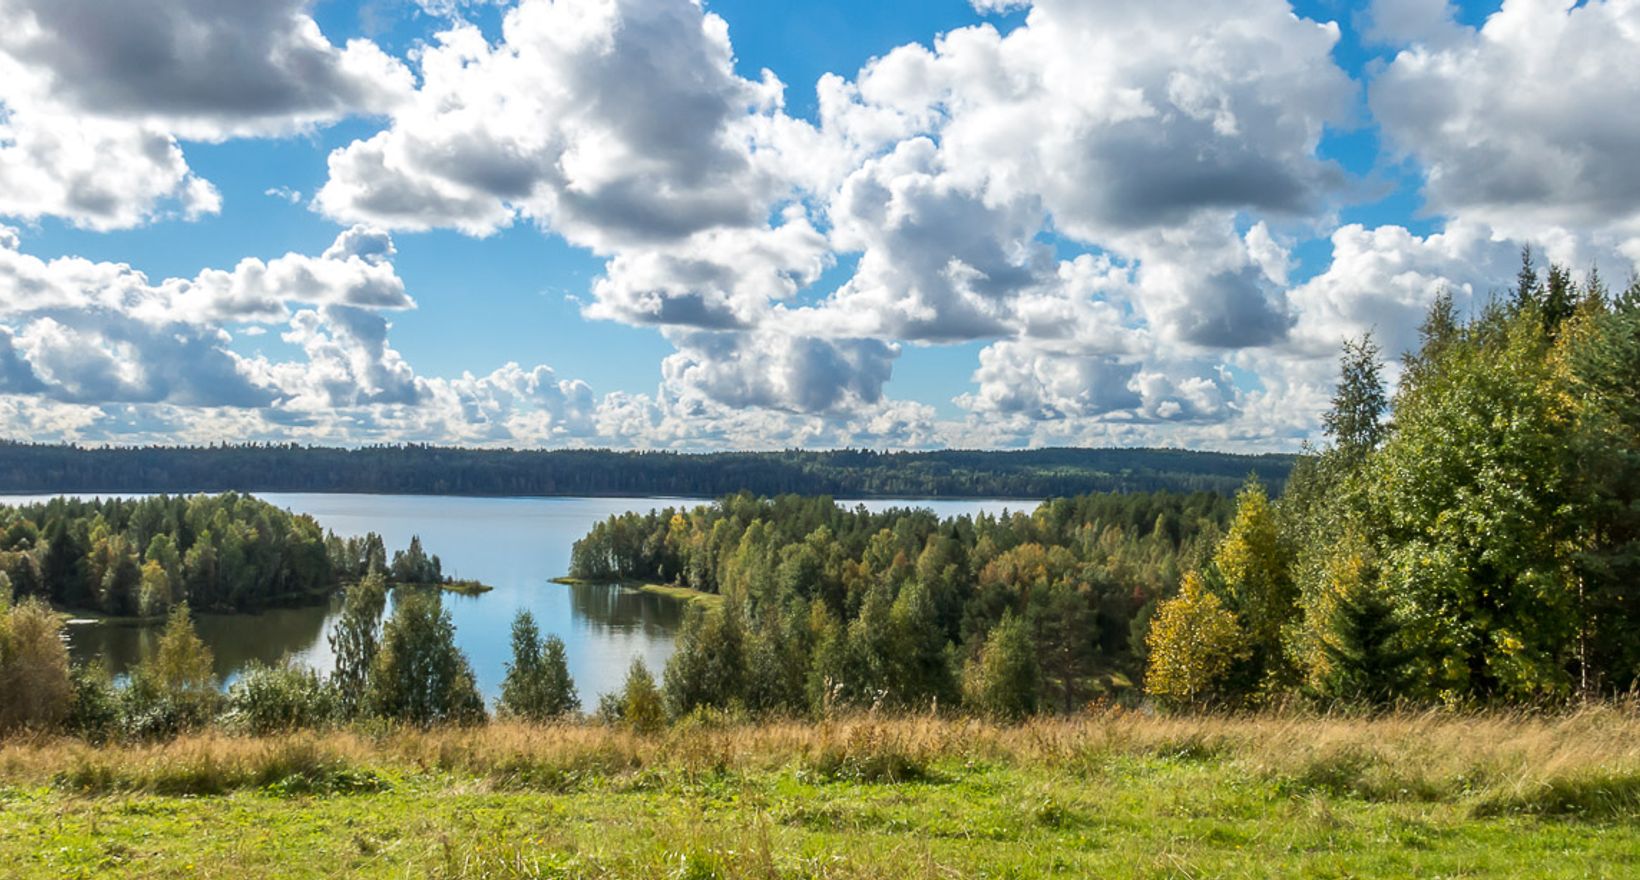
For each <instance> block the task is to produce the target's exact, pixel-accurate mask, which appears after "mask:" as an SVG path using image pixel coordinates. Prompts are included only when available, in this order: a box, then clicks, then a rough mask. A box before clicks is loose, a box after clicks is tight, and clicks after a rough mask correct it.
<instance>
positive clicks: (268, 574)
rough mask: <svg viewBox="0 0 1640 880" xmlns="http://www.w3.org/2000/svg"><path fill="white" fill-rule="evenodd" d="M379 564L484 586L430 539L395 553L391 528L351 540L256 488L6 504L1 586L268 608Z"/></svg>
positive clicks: (397, 574) (162, 604)
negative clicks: (435, 550) (450, 565)
mask: <svg viewBox="0 0 1640 880" xmlns="http://www.w3.org/2000/svg"><path fill="white" fill-rule="evenodd" d="M372 572H378V573H380V574H381V575H382V576H383V577H384V578H385V579H387V580H388V582H390V583H394V584H399V585H406V586H408V585H417V586H438V587H442V588H446V589H452V590H455V591H458V592H473V591H479V590H482V589H485V588H484V587H483V586H482V585H478V584H474V583H471V582H466V581H455V580H453V579H452V578H450V577H449V576H447V575H446V574H445V573H444V570H443V564H442V563H441V562H440V560H439V558H438V556H436V555H428V554H427V553H426V552H425V551H424V550H423V549H422V546H421V540H420V539H419V538H413V539H412V540H411V542H410V546H409V547H408V548H406V549H405V550H401V551H397V552H395V553H394V554H393V556H392V559H391V560H390V559H389V558H388V554H387V547H386V546H385V544H384V543H383V542H382V539H381V536H380V535H377V534H374V533H371V534H368V535H364V536H362V537H350V538H345V539H344V538H341V537H338V536H337V535H335V534H334V533H329V532H326V531H324V530H323V529H322V527H321V526H320V525H319V523H318V522H317V521H315V520H314V519H313V518H312V517H310V516H305V515H299V514H293V513H290V512H289V511H286V510H282V509H280V508H278V507H275V506H274V505H272V504H269V503H267V502H265V501H262V500H259V499H257V498H253V497H251V496H249V495H242V494H237V493H225V494H222V495H215V496H208V495H195V496H189V497H183V496H166V495H158V496H153V497H148V498H136V499H132V498H105V499H96V500H88V499H78V498H55V499H52V500H51V501H48V502H44V503H37V504H27V505H22V506H0V592H3V593H5V595H6V597H7V598H10V597H11V596H12V595H13V594H15V596H16V598H18V599H30V598H35V599H40V600H44V601H47V602H50V603H51V604H52V605H55V606H57V607H59V608H65V609H68V610H72V611H89V612H96V613H100V614H105V615H108V616H112V617H143V618H153V617H159V616H162V615H164V614H166V613H168V612H169V611H170V610H171V609H172V608H173V607H174V606H178V605H182V604H185V603H186V604H187V605H189V606H191V607H192V608H193V609H194V610H196V611H227V612H238V611H257V610H261V609H265V608H269V607H273V606H279V605H298V604H305V603H313V602H321V601H324V600H325V599H327V598H328V597H329V596H330V595H332V594H333V593H335V592H337V591H338V590H340V589H341V588H342V587H343V586H345V585H347V584H350V583H354V582H357V581H359V580H361V579H362V578H364V577H365V576H367V575H368V574H370V573H372Z"/></svg>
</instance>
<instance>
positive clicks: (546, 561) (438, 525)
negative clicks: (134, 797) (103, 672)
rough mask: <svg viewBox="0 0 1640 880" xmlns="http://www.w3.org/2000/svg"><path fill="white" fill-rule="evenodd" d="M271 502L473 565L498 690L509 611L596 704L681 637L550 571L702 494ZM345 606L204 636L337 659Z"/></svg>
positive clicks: (126, 629) (244, 653)
mask: <svg viewBox="0 0 1640 880" xmlns="http://www.w3.org/2000/svg"><path fill="white" fill-rule="evenodd" d="M257 496H258V497H260V498H263V499H265V500H267V501H268V502H270V503H272V504H276V505H278V506H280V507H284V508H288V509H290V510H292V511H295V512H297V513H306V514H310V515H312V516H313V517H314V518H315V519H317V520H318V521H319V524H320V525H321V526H323V527H324V528H327V529H330V530H332V531H334V532H336V534H338V535H342V536H344V537H345V536H349V535H362V534H364V533H366V532H377V533H379V534H380V535H381V536H382V538H383V540H384V541H386V543H387V547H388V550H389V552H390V553H391V551H393V550H399V549H403V548H404V547H405V546H406V545H407V544H409V543H410V537H411V536H412V535H420V536H421V539H422V544H423V546H425V547H426V548H427V551H428V552H429V553H437V554H438V555H439V558H440V559H441V560H442V562H443V563H444V571H445V572H446V573H447V574H451V575H454V576H456V577H459V578H473V579H475V580H479V581H482V582H484V583H485V584H488V585H489V586H492V587H494V588H495V589H494V590H492V591H491V592H489V593H485V594H483V595H481V596H459V595H454V594H445V596H444V604H445V607H446V608H448V609H449V610H450V616H451V618H452V619H453V620H454V622H455V626H456V639H457V642H458V643H459V645H460V646H461V649H462V650H463V651H465V652H466V653H467V656H468V658H470V659H471V660H472V664H473V671H474V673H475V674H476V675H477V677H478V684H479V687H480V688H481V689H482V690H483V691H484V694H485V695H486V696H487V697H489V698H490V699H491V700H492V701H493V700H494V698H495V696H496V694H497V693H498V692H499V691H500V689H501V681H502V679H503V678H504V677H505V675H506V663H507V661H508V660H509V659H510V657H511V650H512V645H511V641H510V639H511V625H512V619H513V615H514V614H515V613H517V612H518V611H519V610H520V609H528V610H529V611H530V612H531V613H532V614H534V615H535V619H536V622H537V623H538V624H539V625H540V627H541V630H542V632H543V633H556V634H557V635H558V636H559V637H560V638H562V639H563V640H564V645H565V648H566V650H567V653H568V655H569V666H570V673H571V674H572V675H573V676H574V677H575V683H576V686H577V687H578V688H579V690H580V694H581V702H582V705H583V706H584V707H586V708H588V709H590V708H592V707H593V706H595V705H596V703H597V698H598V695H599V694H601V693H604V692H607V691H612V690H615V689H616V688H618V687H619V686H620V684H621V681H622V680H623V679H624V678H625V676H626V669H627V667H628V666H629V665H631V662H632V658H633V657H642V658H643V659H644V662H645V663H647V664H649V668H650V670H651V671H653V672H654V673H655V674H656V675H657V676H659V674H660V670H661V669H662V668H663V667H664V666H665V665H666V660H667V658H668V657H670V656H671V654H672V643H673V636H674V634H675V633H676V631H677V628H678V624H679V622H680V621H681V619H682V617H683V603H681V602H679V601H678V600H675V599H670V598H667V597H664V596H658V595H654V594H651V593H643V592H638V591H635V590H626V589H622V588H620V587H609V586H573V587H572V586H564V585H561V584H554V583H552V582H551V579H552V578H555V577H560V576H562V575H564V574H566V573H568V571H569V553H570V546H571V545H572V544H573V543H574V542H575V541H576V539H578V538H580V537H581V536H582V535H584V534H586V532H587V531H588V530H589V529H590V528H591V527H592V525H593V524H594V523H596V522H598V521H600V520H602V519H605V518H606V517H609V516H611V515H614V514H619V513H625V512H627V511H639V512H647V511H649V510H651V509H654V508H658V507H668V506H680V505H690V506H692V505H694V504H698V503H701V502H700V501H698V500H694V499H677V498H456V497H446V496H437V497H429V496H403V495H324V494H279V493H257ZM47 497H49V496H27V497H24V496H10V497H7V496H0V504H26V503H30V502H33V501H40V500H45V498H47ZM839 503H840V504H844V505H846V506H849V507H852V506H854V505H855V504H864V505H865V506H866V507H867V508H870V509H872V510H883V509H886V508H889V507H925V508H929V509H931V510H933V511H934V512H935V513H936V514H938V515H939V516H941V517H947V516H958V515H962V514H976V513H979V512H982V511H984V512H989V513H1000V512H1002V511H1003V510H1004V509H1008V510H1020V509H1025V510H1030V509H1032V508H1033V507H1034V506H1035V504H1034V502H1030V501H995V500H966V499H965V500H937V501H906V500H884V499H874V500H871V501H863V502H857V501H843V502H839ZM338 611H339V609H338V607H336V605H335V604H334V603H333V604H332V606H330V607H322V606H321V607H311V608H283V609H276V610H273V611H268V612H264V613H261V614H254V615H249V614H240V615H221V614H202V615H199V616H198V618H197V620H196V625H197V626H198V628H199V633H200V636H201V638H203V639H204V640H205V642H206V644H208V645H210V647H211V649H212V651H214V652H215V654H216V664H217V674H218V675H220V676H222V677H223V678H224V680H231V679H232V678H233V677H234V676H236V675H237V674H238V672H239V670H241V669H243V668H244V667H245V665H246V664H247V663H249V662H251V661H253V660H259V661H262V662H265V663H273V662H277V661H278V660H279V659H280V658H281V657H284V656H287V655H288V656H290V657H293V658H295V659H296V660H297V661H298V662H301V663H305V664H307V665H310V666H312V667H314V668H316V669H319V670H323V671H328V670H329V669H330V666H331V654H330V646H329V642H328V640H327V638H326V636H327V635H328V634H329V632H330V629H331V627H332V626H333V625H334V624H335V621H336V617H337V615H338ZM157 638H158V630H157V629H156V628H155V627H152V626H133V625H129V624H118V623H95V624H77V625H74V626H71V627H69V650H70V652H71V653H72V655H73V657H74V659H75V660H77V661H85V660H92V659H96V658H102V659H103V660H104V661H105V662H106V663H107V664H108V667H109V669H110V671H112V672H114V673H115V674H120V673H123V672H125V671H126V670H128V669H129V668H130V667H131V666H132V665H134V664H135V663H136V662H137V661H138V660H139V659H141V658H142V657H144V656H146V655H147V654H148V652H151V651H152V650H153V647H154V642H155V640H156V639H157Z"/></svg>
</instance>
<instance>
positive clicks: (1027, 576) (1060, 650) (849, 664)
mask: <svg viewBox="0 0 1640 880" xmlns="http://www.w3.org/2000/svg"><path fill="white" fill-rule="evenodd" d="M1231 512H1232V504H1231V502H1230V501H1229V499H1227V498H1225V497H1224V496H1220V495H1217V494H1213V493H1194V494H1188V495H1185V494H1175V493H1152V494H1130V495H1089V496H1081V497H1077V498H1068V499H1056V500H1053V501H1049V502H1046V503H1043V504H1042V505H1040V506H1039V507H1037V508H1036V509H1035V511H1034V512H1032V513H1024V512H1019V513H1013V514H1009V515H1006V516H990V515H986V514H981V515H980V516H977V517H966V516H964V517H957V518H954V519H947V520H943V521H942V520H940V519H939V518H938V517H936V516H934V514H932V513H931V512H929V511H927V510H922V509H912V510H891V511H886V512H883V513H871V512H869V511H867V510H866V509H865V508H864V507H858V508H855V509H853V510H844V509H842V508H840V507H838V506H837V505H836V504H834V503H833V502H832V500H831V499H830V498H826V497H821V498H804V497H799V496H795V495H786V496H780V497H777V498H773V499H769V500H760V499H756V498H753V497H752V496H750V495H746V494H742V495H736V496H731V497H728V498H725V499H722V500H721V501H718V502H717V503H715V504H712V505H709V506H699V507H695V508H693V509H666V510H660V511H655V512H651V513H649V514H647V515H639V514H624V515H620V516H616V517H612V518H610V519H609V520H607V521H605V522H603V523H599V524H598V525H596V526H595V527H594V528H593V529H592V531H591V532H590V533H589V534H588V535H587V536H586V537H585V538H583V539H582V540H580V541H578V542H576V544H575V547H574V550H573V552H572V555H571V565H572V570H571V575H572V576H574V577H578V578H585V579H589V580H636V581H653V582H658V583H675V584H678V585H681V586H686V587H690V588H693V589H696V590H700V591H703V592H707V593H714V594H719V595H722V596H723V597H725V599H726V600H727V602H726V604H725V605H724V606H723V607H721V608H719V609H716V610H713V611H710V612H704V611H703V609H701V608H697V609H695V613H694V614H692V615H691V616H689V617H687V618H686V621H685V625H684V629H683V631H682V633H681V634H680V636H679V641H678V652H677V655H676V657H675V658H674V660H673V661H672V664H671V665H670V666H669V667H668V669H667V670H666V676H665V677H666V691H667V694H668V698H669V699H670V700H671V701H672V703H673V704H674V705H673V708H674V710H675V711H678V712H687V711H690V710H692V709H694V708H695V707H697V706H703V705H704V706H713V707H718V708H726V707H728V706H730V705H731V704H741V705H744V706H745V707H746V708H748V709H751V710H754V711H770V712H783V713H784V712H806V711H808V710H809V709H811V708H814V709H820V708H822V707H823V706H855V707H861V708H864V707H870V706H874V705H887V706H891V707H894V708H902V709H916V708H924V707H926V706H928V705H931V704H933V703H935V702H938V703H939V704H940V705H945V706H955V705H957V704H958V701H959V695H960V691H961V690H962V688H961V685H962V681H963V678H964V675H965V673H964V670H965V669H966V670H967V672H966V675H967V678H968V679H969V680H970V682H969V683H970V686H971V689H972V688H979V689H980V690H981V691H983V690H985V682H984V681H983V679H984V677H985V675H987V674H988V673H987V672H986V667H985V665H984V664H985V663H986V662H987V658H988V657H992V656H993V655H994V654H996V652H997V651H998V650H1000V649H999V648H998V647H997V644H998V641H999V639H1006V638H1017V639H1023V640H1024V641H1025V642H1027V643H1028V644H1029V645H1031V646H1033V651H1032V654H1033V659H1034V661H1035V663H1036V665H1037V666H1039V667H1040V671H1041V679H1042V685H1043V687H1044V688H1046V691H1043V690H1042V688H1037V687H1034V686H1033V687H1032V688H1031V689H1030V693H1029V694H1026V693H1019V694H1017V695H1016V696H1017V698H1018V699H1019V701H1020V703H1019V705H1018V706H1016V707H1013V708H1014V709H1018V710H1020V711H1023V710H1026V709H1034V708H1035V707H1036V705H1037V702H1038V699H1039V697H1051V700H1052V702H1053V704H1054V705H1056V706H1062V707H1066V708H1069V707H1073V706H1079V705H1081V704H1082V703H1084V702H1086V700H1087V699H1088V698H1089V697H1091V696H1092V695H1094V694H1095V693H1099V692H1103V691H1106V690H1108V689H1109V688H1110V687H1112V686H1116V687H1121V686H1124V685H1125V683H1126V682H1128V681H1130V680H1131V679H1132V678H1134V677H1136V676H1137V673H1138V672H1139V670H1140V667H1141V665H1142V662H1141V661H1142V656H1143V651H1144V632H1145V621H1146V620H1147V619H1148V616H1149V612H1150V611H1151V609H1152V608H1154V606H1155V603H1156V602H1157V601H1158V600H1159V599H1161V598H1162V597H1163V596H1164V595H1166V594H1168V593H1169V592H1171V590H1172V588H1173V586H1174V585H1175V584H1177V583H1178V581H1179V578H1180V574H1181V571H1183V570H1185V569H1188V568H1191V567H1194V566H1196V565H1199V564H1201V563H1202V562H1204V561H1205V560H1206V558H1207V555H1208V553H1210V552H1211V550H1212V548H1213V546H1214V544H1215V543H1216V542H1217V541H1218V539H1219V538H1220V537H1221V536H1222V534H1223V529H1224V527H1225V525H1226V524H1227V523H1228V521H1229V518H1230V514H1231ZM998 687H999V688H1000V686H998ZM1003 689H1005V688H1003ZM990 696H991V697H995V698H996V700H998V701H1003V702H1005V701H1006V699H1007V698H1006V697H1005V696H1004V695H1003V694H1002V693H1001V690H998V692H997V693H995V694H991V695H990ZM974 698H976V699H989V698H990V697H986V696H975V697H974ZM999 704H1000V703H999ZM1010 711H1012V709H1011V710H1010Z"/></svg>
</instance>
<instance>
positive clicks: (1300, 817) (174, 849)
mask: <svg viewBox="0 0 1640 880" xmlns="http://www.w3.org/2000/svg"><path fill="white" fill-rule="evenodd" d="M1637 820H1640V716H1637V715H1636V714H1635V713H1634V712H1632V711H1626V710H1617V709H1599V710H1586V711H1583V712H1580V713H1577V714H1573V715H1568V716H1558V717H1543V718H1535V717H1525V716H1501V715H1500V716H1478V717H1476V716H1471V717H1454V716H1446V715H1433V714H1432V715H1415V716H1397V717H1391V718H1384V719H1378V720H1372V721H1363V720H1349V719H1339V718H1301V717H1294V718H1283V717H1267V718H1246V719H1214V718H1197V719H1169V718H1150V717H1143V716H1138V715H1123V714H1109V715H1101V716H1098V717H1090V718H1086V719H1079V720H1075V721H1040V722H1035V723H1031V724H1027V725H1024V726H1021V727H1011V728H1003V727H994V726H990V725H986V724H980V723H977V722H965V721H941V720H934V719H926V718H914V719H902V720H874V719H869V718H863V719H857V720H852V721H839V722H828V723H823V724H815V725H800V724H774V725H763V726H710V725H698V724H697V725H686V726H683V727H680V728H675V729H673V730H671V731H669V732H667V733H664V734H659V735H656V736H653V737H645V736H638V735H634V734H629V733H625V732H619V731H611V730H607V729H604V728H600V727H595V726H567V727H526V726H512V725H504V724H497V725H492V726H490V727H485V728H478V729H474V730H468V731H439V732H432V733H412V732H398V733H390V732H389V733H381V732H378V733H376V734H370V733H367V732H360V731H344V732H335V733H328V734H298V735H292V736H288V737H280V738H271V739H244V738H233V737H228V736H223V735H216V734H211V735H205V736H200V737H194V738H187V739H182V740H178V741H176V742H172V743H167V744H163V745H152V746H121V747H107V748H96V747H92V746H88V745H84V744H81V743H78V742H73V741H64V740H33V741H12V742H10V743H8V744H4V745H0V876H7V877H12V876H15V877H82V876H120V877H231V878H255V877H291V878H298V877H315V878H318V877H324V878H335V877H343V876H346V877H354V876H358V877H393V878H398V877H504V878H507V877H631V878H656V877H661V878H666V877H670V878H710V877H750V878H772V877H783V878H784V877H792V878H798V877H813V878H826V877H862V878H865V877H896V878H950V877H1181V878H1183V877H1293V876H1315V877H1380V876H1382V877H1419V878H1430V877H1494V876H1495V877H1520V876H1532V877H1633V876H1640V821H1637Z"/></svg>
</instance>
